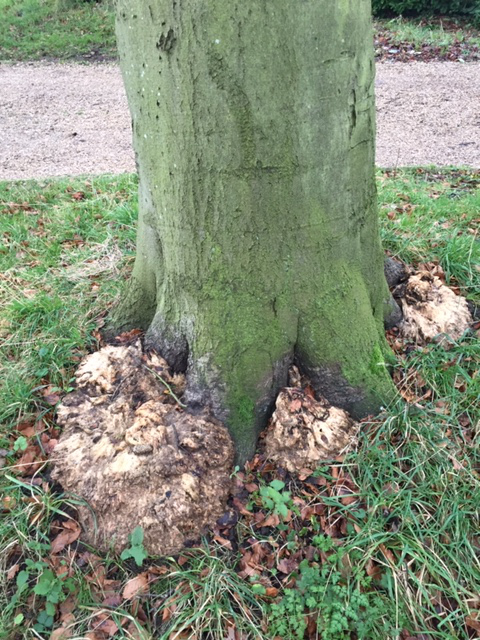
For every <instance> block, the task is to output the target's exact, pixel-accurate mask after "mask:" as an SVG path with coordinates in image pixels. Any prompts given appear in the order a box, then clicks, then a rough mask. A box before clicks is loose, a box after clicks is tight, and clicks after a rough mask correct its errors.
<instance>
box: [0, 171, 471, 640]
mask: <svg viewBox="0 0 480 640" xmlns="http://www.w3.org/2000/svg"><path fill="white" fill-rule="evenodd" d="M479 185H480V174H478V173H474V172H468V171H462V170H443V169H442V170H436V169H428V170H415V169H412V170H405V171H401V170H399V171H396V172H390V173H389V172H386V171H380V172H379V173H378V189H379V200H380V213H381V223H382V235H383V239H384V243H385V247H386V249H388V251H389V252H390V253H391V254H392V255H395V256H398V257H400V258H402V259H404V260H405V261H407V262H410V263H413V264H419V263H432V262H434V263H438V265H440V266H441V267H442V268H443V270H444V271H445V274H446V278H447V279H448V281H449V282H450V284H451V285H452V286H455V287H458V289H459V290H460V291H461V292H462V293H463V294H464V295H466V296H467V297H468V298H470V299H472V300H476V301H477V303H478V302H479V301H480V288H479V286H480V273H479V267H478V265H479V264H480V250H479V245H478V228H479V217H478V211H479V210H480V189H479ZM136 210H137V201H136V179H135V178H134V177H133V176H128V175H126V176H115V177H112V176H105V177H96V178H88V179H80V178H79V179H60V180H44V181H38V182H33V181H32V182H10V183H9V182H3V183H0V233H1V235H2V240H3V242H2V244H1V248H0V273H1V275H0V301H1V305H2V307H3V310H4V311H3V314H2V319H1V324H0V338H1V341H2V349H1V355H0V385H1V386H0V422H1V424H2V425H3V426H2V429H1V435H0V449H3V452H2V457H1V458H0V461H3V462H4V467H3V469H2V472H3V475H2V476H1V477H0V492H1V498H0V499H1V506H2V518H1V520H0V559H1V560H0V563H1V566H0V637H2V638H11V639H13V640H17V639H18V640H20V639H23V638H45V639H47V638H50V637H51V638H53V639H54V640H60V639H61V638H69V637H75V638H79V637H82V638H83V637H88V638H93V639H96V638H108V637H114V638H144V639H147V638H155V639H157V638H162V639H165V640H167V639H169V640H170V639H172V638H199V639H200V638H201V639H205V640H206V639H212V640H213V639H215V640H216V639H219V640H220V639H223V638H232V640H233V639H234V638H244V639H246V638H265V639H267V638H272V637H274V636H275V634H276V635H277V636H278V637H281V638H285V639H286V640H294V639H295V638H298V639H300V640H301V639H302V638H304V637H305V638H315V637H317V635H316V634H317V633H318V634H320V637H322V638H325V639H326V640H329V639H330V640H342V639H343V638H352V639H353V638H365V639H367V638H368V639H375V638H379V639H380V638H382V640H384V639H385V640H388V639H392V640H393V639H394V638H398V637H400V636H399V634H400V632H403V635H402V636H401V637H402V639H403V638H407V631H408V633H409V634H410V635H411V636H413V637H416V638H420V637H423V638H425V637H428V638H435V639H442V640H447V639H448V640H451V639H453V638H460V639H465V640H467V638H472V637H474V636H475V629H477V628H478V625H479V622H478V620H477V617H478V615H479V614H478V610H479V609H480V604H479V600H478V594H479V593H480V564H479V553H480V539H479V536H478V532H479V530H480V529H479V524H480V522H479V512H480V490H479V489H480V475H479V472H480V449H479V444H480V442H479V438H480V432H479V426H478V425H479V418H480V415H479V414H480V411H479V407H478V397H479V394H480V382H479V380H480V377H479V375H478V368H479V363H480V346H479V340H478V335H474V334H472V335H467V336H465V337H464V338H463V339H462V340H461V341H459V342H458V343H457V344H455V345H453V347H452V348H451V349H450V350H448V351H447V350H445V349H444V348H443V347H441V346H439V345H433V344H432V345H430V346H428V347H425V348H411V347H409V348H405V345H398V344H396V338H395V336H394V335H390V340H391V342H392V344H393V346H394V347H395V349H396V351H397V366H396V369H395V380H396V382H397V384H398V385H399V387H400V388H401V390H402V393H403V395H404V397H405V398H407V399H408V402H404V401H399V402H398V403H397V404H396V405H395V406H391V407H389V408H387V409H385V411H384V412H383V413H382V414H381V415H380V416H377V417H376V418H374V419H372V420H370V421H369V422H366V423H365V424H364V425H363V429H362V432H361V435H360V442H359V446H358V448H357V449H356V450H355V451H354V452H352V453H350V454H349V455H348V456H347V457H346V458H345V459H344V460H342V461H332V462H331V463H328V464H325V465H323V466H322V467H321V468H319V469H318V471H317V472H316V474H314V477H311V478H306V479H304V480H303V481H300V480H298V479H293V478H291V477H289V476H288V475H287V476H285V475H284V474H283V473H282V472H281V471H277V470H275V469H273V470H266V469H265V468H264V467H263V466H262V463H261V459H256V460H255V461H254V462H253V463H252V464H251V466H250V468H249V469H247V471H246V472H244V473H239V474H238V475H237V483H239V485H240V486H242V487H243V488H244V489H243V490H244V494H243V495H244V498H243V500H242V503H243V504H244V512H243V515H240V519H239V521H238V523H237V524H236V525H232V526H231V528H230V529H229V530H228V531H225V532H223V535H228V537H229V540H230V543H232V544H233V546H232V548H231V549H229V548H222V547H220V546H219V544H218V543H217V542H215V541H204V543H203V545H202V546H201V547H200V548H198V549H196V550H191V551H188V552H185V553H184V554H183V555H181V556H180V557H179V558H176V559H163V560H162V559H148V560H147V561H146V562H144V563H143V566H142V567H139V566H137V565H136V563H135V562H134V561H133V560H132V559H128V560H124V561H121V560H120V559H119V558H118V557H116V556H115V555H114V554H110V555H109V556H107V557H104V556H99V555H97V554H96V553H95V550H93V549H88V548H87V547H85V546H84V545H79V546H78V542H77V541H75V537H76V536H77V535H78V525H77V524H76V523H75V502H76V501H75V499H74V498H68V499H67V498H65V497H63V496H62V494H61V493H59V487H57V486H53V485H52V483H51V481H50V480H49V475H48V455H49V453H50V451H51V446H52V444H51V441H52V440H54V439H55V438H56V437H57V436H58V429H57V428H56V426H55V411H54V410H55V404H56V402H58V400H59V398H60V397H61V396H62V395H63V394H64V393H66V392H67V391H68V390H69V389H70V386H71V382H72V375H73V371H74V368H75V366H76V365H77V364H78V361H79V359H80V358H81V357H82V356H83V355H84V354H85V353H86V352H87V351H91V350H94V349H96V348H97V346H98V344H99V340H100V334H99V330H100V329H101V327H102V325H103V324H104V322H105V314H106V312H107V311H108V309H109V308H110V307H111V305H112V303H113V302H114V301H115V299H116V298H118V296H119V295H120V287H121V284H122V282H123V281H124V280H125V278H126V277H127V275H128V273H129V271H130V268H131V265H132V260H133V255H134V236H135V229H134V228H135V219H136ZM477 333H478V332H477ZM345 487H347V488H348V498H347V499H345ZM279 505H285V506H282V507H280V506H279ZM315 505H317V511H316V510H315ZM318 505H320V506H318ZM285 507H286V508H287V510H288V513H289V518H288V519H287V520H285V521H284V519H283V515H282V513H283V512H284V510H285ZM318 509H320V511H318ZM260 511H262V512H263V513H264V514H266V515H268V514H269V513H271V514H272V515H273V516H275V515H276V516H278V517H277V518H276V519H274V520H273V521H272V525H271V526H270V527H267V528H265V527H261V526H259V525H258V522H259V519H258V517H257V516H256V515H255V514H257V515H258V513H259V512H260ZM317 513H321V514H322V515H321V516H319V517H317V515H316V514H317ZM65 523H69V524H68V526H70V529H65V526H66V525H65ZM72 531H74V532H77V533H75V534H74V535H73V537H72V538H71V540H72V544H68V541H69V540H70V538H69V537H68V536H67V537H66V538H64V543H63V544H59V542H58V540H59V538H58V536H59V535H64V536H65V532H67V533H68V534H69V535H71V532H72ZM258 545H260V546H258ZM140 546H141V545H140ZM259 549H261V553H259V552H258V550H259ZM252 554H256V555H253V556H252ZM251 557H254V559H255V561H251V560H249V558H251ZM286 561H288V562H290V565H289V564H288V562H287V564H285V562H286ZM249 562H250V563H251V564H250V565H249ZM249 567H250V568H251V567H253V571H252V570H250V571H246V569H248V568H249ZM139 572H140V573H139ZM133 579H136V580H140V581H143V583H145V584H147V583H148V588H144V589H140V590H138V591H137V592H135V589H133V592H134V593H133V595H132V588H131V587H132V585H135V584H136V583H135V582H133V583H132V582H129V581H131V580H133ZM143 583H142V584H143ZM126 585H128V586H126ZM354 631H355V633H356V634H357V635H354ZM88 633H89V634H90V635H87V634H88ZM422 633H423V634H425V635H424V636H421V635H420V634H422ZM235 634H237V635H235Z"/></svg>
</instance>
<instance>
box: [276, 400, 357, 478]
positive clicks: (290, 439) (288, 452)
mask: <svg viewBox="0 0 480 640" xmlns="http://www.w3.org/2000/svg"><path fill="white" fill-rule="evenodd" d="M356 430H357V429H356V424H355V422H354V421H353V420H352V418H350V416H349V415H348V413H347V412H346V411H344V410H343V409H339V408H338V407H333V406H331V405H330V404H329V403H328V402H327V401H326V400H325V399H323V398H321V399H315V398H313V397H312V396H311V395H308V394H306V393H305V392H304V391H303V390H302V389H300V388H286V389H283V390H282V391H281V392H280V394H279V395H278V398H277V401H276V404H275V412H274V414H273V416H272V419H271V421H270V424H269V426H268V427H267V430H266V433H265V450H266V455H267V457H268V458H270V459H271V460H274V461H275V462H277V463H278V464H279V465H280V466H282V467H284V468H286V469H287V470H288V471H290V472H298V471H300V470H301V469H312V470H313V469H315V468H316V467H317V466H318V464H319V463H320V462H322V461H325V460H331V459H332V458H335V457H336V456H338V455H339V454H340V453H341V452H342V451H344V450H345V449H346V448H347V447H348V446H349V445H351V444H352V443H353V442H354V440H355V434H356Z"/></svg>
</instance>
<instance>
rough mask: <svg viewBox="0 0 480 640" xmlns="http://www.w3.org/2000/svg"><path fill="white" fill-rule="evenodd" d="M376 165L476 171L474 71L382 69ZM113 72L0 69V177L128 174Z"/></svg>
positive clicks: (102, 67)
mask: <svg viewBox="0 0 480 640" xmlns="http://www.w3.org/2000/svg"><path fill="white" fill-rule="evenodd" d="M376 92H377V164H378V165H380V166H386V167H391V166H406V165H425V164H437V165H450V164H454V165H469V166H473V167H480V108H479V105H480V63H465V64H461V63H458V62H430V63H422V62H418V63H411V64H402V63H379V64H377V78H376ZM130 138H131V132H130V117H129V113H128V108H127V103H126V98H125V93H124V89H123V85H122V81H121V76H120V72H119V70H118V67H117V65H115V64H98V65H91V66H87V65H79V64H51V63H27V64H14V65H12V64H0V179H6V180H12V179H26V178H40V177H50V176H59V175H78V174H86V173H91V174H102V173H122V172H125V171H134V169H135V164H134V158H133V152H132V149H131V139H130Z"/></svg>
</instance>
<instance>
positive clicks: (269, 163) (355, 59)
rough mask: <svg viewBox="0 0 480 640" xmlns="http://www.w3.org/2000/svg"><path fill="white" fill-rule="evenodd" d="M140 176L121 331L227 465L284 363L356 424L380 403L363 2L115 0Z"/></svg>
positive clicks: (386, 385)
mask: <svg viewBox="0 0 480 640" xmlns="http://www.w3.org/2000/svg"><path fill="white" fill-rule="evenodd" d="M117 36H118V43H119V51H120V61H121V67H122V73H123V77H124V81H125V86H126V90H127V96H128V102H129V106H130V111H131V116H132V125H133V137H134V147H135V151H136V156H137V167H138V174H139V208H140V219H139V226H138V240H137V258H136V262H135V267H134V271H133V275H132V279H131V282H130V284H129V288H128V292H127V294H126V296H125V299H124V301H123V303H122V305H121V306H120V308H119V310H118V312H117V314H116V316H115V319H114V325H115V326H116V328H117V329H118V328H132V327H133V326H140V327H142V328H145V329H146V330H147V333H146V342H147V345H148V346H151V347H155V348H157V349H158V350H159V351H160V352H161V353H162V354H163V355H164V357H165V358H166V359H167V360H168V362H169V363H170V364H171V365H172V366H173V367H174V369H176V370H182V371H186V373H187V400H188V404H189V406H190V408H191V410H195V409H196V408H198V409H199V408H201V407H208V408H210V410H211V411H213V413H214V414H215V415H216V417H217V418H219V419H221V420H223V421H225V422H226V424H227V425H228V427H229V429H230V431H231V433H232V435H233V437H234V440H235V442H236V446H237V456H238V459H239V460H241V461H243V460H245V459H247V458H248V457H249V456H250V455H251V454H252V453H253V451H254V447H255V443H256V439H257V436H258V433H259V431H260V430H261V428H262V427H263V426H264V425H265V421H266V419H267V416H268V414H269V411H270V410H271V408H272V406H273V402H274V399H275V396H276V394H277V393H278V390H279V389H280V387H282V386H284V385H285V384H286V381H287V370H288V368H289V366H290V365H291V363H292V362H293V361H296V362H297V364H298V365H299V366H300V367H301V368H302V369H303V370H304V371H305V372H306V373H308V374H309V375H310V376H311V377H312V380H313V383H314V385H315V388H316V390H317V391H318V392H320V393H321V394H323V395H325V396H326V397H327V399H329V400H330V401H331V402H332V403H335V404H337V405H339V406H341V407H344V408H346V409H348V410H349V411H351V412H352V413H353V415H355V416H359V415H364V414H366V413H368V412H371V411H376V410H377V409H378V407H379V404H380V403H381V402H382V401H385V400H386V399H388V398H389V397H391V389H392V387H391V381H390V378H389V376H388V373H387V371H386V367H385V361H384V354H385V343H384V337H383V315H384V305H385V303H386V301H387V300H388V289H387V286H386V283H385V279H384V276H383V254H382V250H381V246H380V242H379V235H378V228H377V213H376V192H375V182H374V64H373V48H372V32H371V22H370V2H369V0H335V1H332V0H243V1H242V2H240V1H237V0H207V1H205V2H201V1H199V0H181V1H180V0H118V1H117Z"/></svg>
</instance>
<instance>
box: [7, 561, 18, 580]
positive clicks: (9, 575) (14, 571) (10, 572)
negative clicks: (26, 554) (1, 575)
mask: <svg viewBox="0 0 480 640" xmlns="http://www.w3.org/2000/svg"><path fill="white" fill-rule="evenodd" d="M19 569H20V565H19V564H14V565H13V566H11V567H10V569H9V570H8V571H7V580H13V578H14V577H15V576H16V575H17V573H18V570H19Z"/></svg>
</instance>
